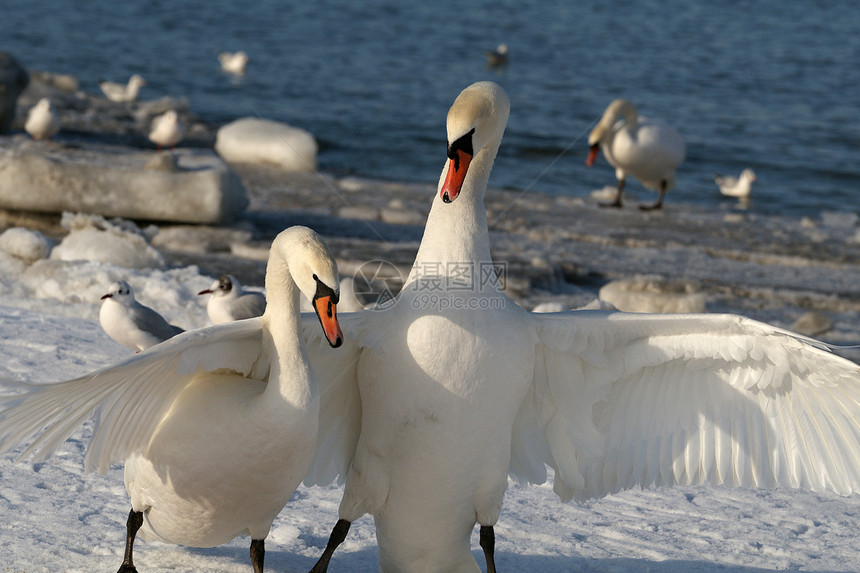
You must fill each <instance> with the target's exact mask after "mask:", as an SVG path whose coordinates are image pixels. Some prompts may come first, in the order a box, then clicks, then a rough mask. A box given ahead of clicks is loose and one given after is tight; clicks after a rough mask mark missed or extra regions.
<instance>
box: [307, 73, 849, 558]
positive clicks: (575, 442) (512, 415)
mask: <svg viewBox="0 0 860 573" xmlns="http://www.w3.org/2000/svg"><path fill="white" fill-rule="evenodd" d="M508 109H509V104H508V98H507V96H506V94H505V92H504V91H503V90H502V88H500V87H499V86H498V85H496V84H493V83H488V82H481V83H477V84H474V85H472V86H470V87H468V88H467V89H465V90H464V91H463V92H462V93H461V94H460V95H459V96H458V97H457V99H456V100H455V102H454V104H453V106H452V107H451V110H450V111H449V113H448V122H447V130H448V153H447V155H448V161H447V162H446V165H445V167H444V169H443V171H442V175H441V178H440V181H439V186H438V188H437V194H436V196H435V199H434V201H433V206H432V208H431V210H430V215H429V217H428V221H427V227H426V229H425V233H424V237H423V239H422V241H421V245H420V247H419V250H418V254H417V256H416V260H415V263H414V265H413V268H412V272H411V273H410V275H409V278H408V279H407V283H406V284H405V285H404V287H403V290H402V291H401V292H400V294H399V295H398V298H397V301H396V303H395V304H393V305H391V306H388V307H386V309H385V310H377V311H364V312H361V313H356V314H355V315H352V316H345V317H343V321H342V323H343V326H344V329H345V331H346V332H347V335H348V338H349V339H350V340H351V341H353V343H352V344H351V345H350V347H349V348H348V349H346V351H345V352H338V353H337V356H332V354H333V353H331V352H329V351H328V350H327V349H325V348H322V347H320V346H319V345H312V346H309V355H310V357H311V362H312V364H314V367H315V370H316V371H317V373H318V375H319V377H320V379H324V380H326V382H324V383H323V386H324V387H325V388H326V389H327V390H326V392H324V393H323V396H322V403H323V404H324V406H323V408H322V409H321V412H322V414H321V424H320V428H321V435H320V444H321V445H320V450H319V452H318V454H317V458H316V460H315V462H314V465H313V467H312V469H311V471H310V472H309V474H308V477H307V478H306V483H308V484H313V483H327V482H328V481H329V480H331V479H332V478H333V477H334V475H337V474H341V475H345V476H346V487H345V490H344V495H343V498H342V501H341V505H340V509H339V516H340V519H339V520H338V522H337V524H336V525H335V527H334V529H333V531H332V534H331V537H330V539H329V542H328V544H327V546H326V549H325V551H324V552H323V555H322V556H321V558H320V560H319V561H318V563H317V564H316V565H315V567H314V569H313V572H314V573H320V572H322V571H326V570H327V567H328V563H329V561H330V559H331V558H332V555H333V552H334V550H335V548H336V547H337V545H338V544H339V543H340V542H342V541H343V539H344V538H345V536H346V535H347V532H348V530H349V525H350V523H351V522H352V521H353V520H354V519H357V518H358V517H359V516H361V515H363V514H364V513H370V514H371V515H373V517H374V522H375V525H376V533H377V542H378V544H379V563H380V569H381V570H382V571H385V572H390V571H418V572H471V573H474V572H477V571H480V569H479V567H478V565H477V563H476V562H475V559H474V558H473V556H472V553H471V551H470V534H471V531H472V529H473V527H474V525H475V524H476V523H477V524H479V525H480V545H481V547H482V548H483V550H484V555H485V559H486V561H487V571H495V566H494V557H493V546H494V530H493V525H494V524H495V522H496V520H497V518H498V516H499V513H500V511H501V508H502V502H503V497H504V491H505V488H506V485H507V477H508V475H511V476H513V477H514V478H515V479H518V480H520V481H527V482H531V483H543V482H544V481H545V480H546V479H547V469H546V467H547V465H548V466H550V467H552V468H553V469H554V470H555V482H554V489H555V491H556V492H557V493H558V494H559V496H560V497H561V498H562V499H565V500H566V499H570V498H572V497H590V496H602V495H606V494H607V493H609V492H614V491H617V490H619V489H623V488H628V487H634V486H637V485H641V486H643V487H647V486H652V485H671V484H700V483H712V484H724V485H745V486H759V487H770V486H775V485H784V486H790V487H808V488H812V489H816V490H823V489H829V490H834V491H837V492H840V493H850V492H854V491H857V489H858V488H860V455H858V454H860V422H858V420H860V406H858V404H860V368H858V366H857V365H856V364H854V363H851V362H849V361H847V360H844V359H841V358H839V357H836V356H833V355H832V354H830V353H829V352H828V351H827V350H826V349H825V348H824V347H823V346H822V345H820V344H819V343H816V342H815V341H812V340H810V339H804V338H802V337H800V336H798V335H794V334H792V333H789V332H787V331H784V330H780V329H777V328H774V327H771V326H768V325H765V324H762V323H759V322H755V321H752V320H749V319H745V318H742V317H738V316H731V315H645V314H625V313H620V312H607V311H573V312H565V313H549V314H532V313H528V312H526V311H525V310H523V309H522V308H520V307H519V306H517V305H516V304H514V303H513V302H512V301H511V300H509V299H508V298H507V297H506V296H505V295H504V293H503V292H502V290H501V288H500V285H499V284H498V282H497V281H496V279H495V275H493V274H489V275H483V274H479V275H474V274H472V275H469V274H468V272H471V271H475V270H477V269H481V268H487V265H491V263H492V258H491V256H490V248H489V237H488V233H487V220H486V211H485V209H484V206H483V196H484V193H485V190H486V185H487V180H488V177H489V173H490V169H491V167H492V164H493V161H494V158H495V156H496V152H497V150H498V147H499V144H500V141H501V138H502V134H503V131H504V128H505V124H506V122H507V117H508ZM464 269H465V270H466V274H464ZM470 269H471V271H470ZM464 277H467V278H468V277H471V279H473V280H472V281H469V280H465V281H464ZM439 285H455V286H456V287H457V288H448V289H442V290H440V288H439ZM442 298H444V301H442V300H441V299H442ZM443 302H444V304H442V303H443ZM491 302H492V304H491ZM318 364H319V365H320V366H319V368H317V365H318ZM356 384H357V386H356ZM356 387H357V391H356V390H355V388H356Z"/></svg>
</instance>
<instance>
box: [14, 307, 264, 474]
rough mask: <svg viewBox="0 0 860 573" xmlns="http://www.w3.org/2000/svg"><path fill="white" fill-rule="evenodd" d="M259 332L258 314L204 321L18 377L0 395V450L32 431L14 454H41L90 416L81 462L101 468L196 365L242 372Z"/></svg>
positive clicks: (154, 422)
mask: <svg viewBox="0 0 860 573" xmlns="http://www.w3.org/2000/svg"><path fill="white" fill-rule="evenodd" d="M261 333H262V327H261V324H260V321H259V319H252V320H247V321H240V322H233V323H229V324H223V325H217V326H212V327H208V328H205V329H201V330H196V331H190V332H186V333H184V334H180V335H178V336H176V337H174V338H171V339H170V340H168V341H166V342H163V343H161V344H158V345H156V346H153V347H151V348H148V349H147V350H146V351H144V352H142V353H140V354H137V355H135V356H133V357H131V358H128V359H126V360H123V361H122V362H119V363H118V364H115V365H113V366H109V367H107V368H103V369H101V370H97V371H96V372H93V373H90V374H87V375H85V376H81V377H79V378H75V379H74V380H68V381H65V382H58V383H54V384H20V385H18V390H19V393H18V394H6V395H4V396H2V397H0V403H2V405H3V410H2V411H0V452H6V451H9V450H11V449H13V448H16V447H17V446H18V445H20V444H22V443H24V442H26V441H27V440H29V439H32V442H31V443H30V444H29V445H28V446H27V447H26V448H25V449H24V450H23V452H22V453H21V456H20V458H19V459H23V458H33V459H34V460H36V461H41V460H45V459H46V458H48V457H49V456H50V455H51V454H52V453H53V452H54V451H55V450H56V449H57V448H58V447H59V446H60V444H62V443H63V442H64V441H65V440H66V439H67V438H68V437H69V436H70V435H71V434H72V433H73V432H74V431H75V430H76V429H77V428H78V427H79V426H81V424H83V423H84V422H86V421H87V420H89V419H90V418H94V419H95V429H94V431H93V438H92V440H91V442H90V445H89V447H88V450H87V455H86V458H85V460H84V467H85V469H86V471H88V472H89V471H94V470H95V471H98V472H99V473H104V472H105V471H107V469H108V468H109V467H110V464H111V463H114V462H120V461H123V460H125V459H126V458H127V457H128V456H129V455H130V454H131V453H132V452H134V451H137V450H139V449H141V448H143V447H145V446H146V445H147V444H148V443H149V439H150V438H151V437H152V435H153V433H154V432H155V430H156V428H157V427H158V425H159V424H160V423H161V420H162V419H163V417H164V415H165V414H166V413H167V411H168V410H169V409H170V407H171V406H172V404H173V401H174V400H175V398H176V396H177V395H178V394H179V393H180V392H181V391H182V389H183V388H185V386H186V385H187V384H188V383H189V382H190V381H191V380H192V379H193V376H194V374H195V373H196V372H197V371H198V370H203V371H209V372H213V371H221V370H231V371H235V372H238V373H240V374H243V375H246V376H247V375H249V374H250V373H251V371H252V370H254V369H255V365H256V364H257V362H258V360H259V358H260V353H261V340H262V338H261ZM21 390H23V394H22V393H20V391H21Z"/></svg>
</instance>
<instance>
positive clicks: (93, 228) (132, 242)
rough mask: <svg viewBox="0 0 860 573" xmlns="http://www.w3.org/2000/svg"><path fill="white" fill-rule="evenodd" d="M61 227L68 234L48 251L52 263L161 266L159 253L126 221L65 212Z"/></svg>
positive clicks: (130, 266)
mask: <svg viewBox="0 0 860 573" xmlns="http://www.w3.org/2000/svg"><path fill="white" fill-rule="evenodd" d="M61 224H62V225H63V227H65V228H67V229H69V230H70V231H71V232H70V233H69V234H68V235H67V236H66V237H65V238H64V239H63V240H62V241H61V242H60V244H59V245H57V246H56V247H54V250H53V251H51V259H52V260H60V261H101V262H104V263H112V264H114V265H117V266H120V267H125V268H129V269H142V268H163V267H164V258H163V257H162V256H161V253H159V252H158V251H157V250H155V249H154V248H152V247H151V246H150V245H149V243H148V242H147V240H146V237H145V236H144V235H143V233H142V232H141V231H140V230H139V229H138V228H137V227H136V226H135V225H134V224H133V223H130V222H129V221H114V222H108V221H106V220H105V219H104V218H103V217H100V216H98V215H81V214H71V213H64V214H63V219H62V221H61Z"/></svg>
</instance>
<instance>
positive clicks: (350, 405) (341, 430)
mask: <svg viewBox="0 0 860 573" xmlns="http://www.w3.org/2000/svg"><path fill="white" fill-rule="evenodd" d="M372 319H373V315H372V312H371V311H359V312H355V313H344V314H339V315H338V322H339V323H340V327H341V330H342V331H343V344H342V345H341V346H340V347H339V348H331V347H330V346H329V344H328V342H327V341H326V339H325V336H323V333H322V329H321V328H320V324H319V319H318V318H317V317H316V315H314V314H312V313H303V314H302V323H303V326H304V332H305V340H306V344H307V352H308V357H309V360H310V363H311V368H312V369H313V371H314V377H315V378H316V381H317V386H318V387H319V390H320V424H319V438H318V441H317V444H318V447H317V454H316V457H315V458H314V462H313V464H312V465H311V468H310V470H309V471H308V473H307V475H306V476H305V480H304V483H305V485H309V486H310V485H325V484H328V483H331V482H332V481H333V480H334V479H336V478H337V479H339V480H343V479H344V478H345V477H346V471H347V469H348V468H349V464H350V462H351V461H352V456H353V453H354V452H355V444H356V442H357V441H358V434H359V432H360V431H361V398H360V396H359V392H358V375H357V368H358V361H359V358H360V357H361V352H362V349H363V348H364V344H365V342H364V341H363V340H362V338H363V335H364V334H365V332H366V329H367V324H368V323H369V322H370V321H372Z"/></svg>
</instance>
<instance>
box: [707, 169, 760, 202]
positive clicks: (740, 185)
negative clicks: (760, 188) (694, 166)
mask: <svg viewBox="0 0 860 573" xmlns="http://www.w3.org/2000/svg"><path fill="white" fill-rule="evenodd" d="M753 181H755V172H754V171H753V170H752V169H744V170H743V171H741V176H740V177H728V176H723V175H720V174H717V175H714V182H715V183H716V184H717V186H718V187H719V188H720V193H722V194H723V195H725V196H726V197H737V198H738V199H741V200H744V199H749V197H750V194H751V193H752V184H753Z"/></svg>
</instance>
